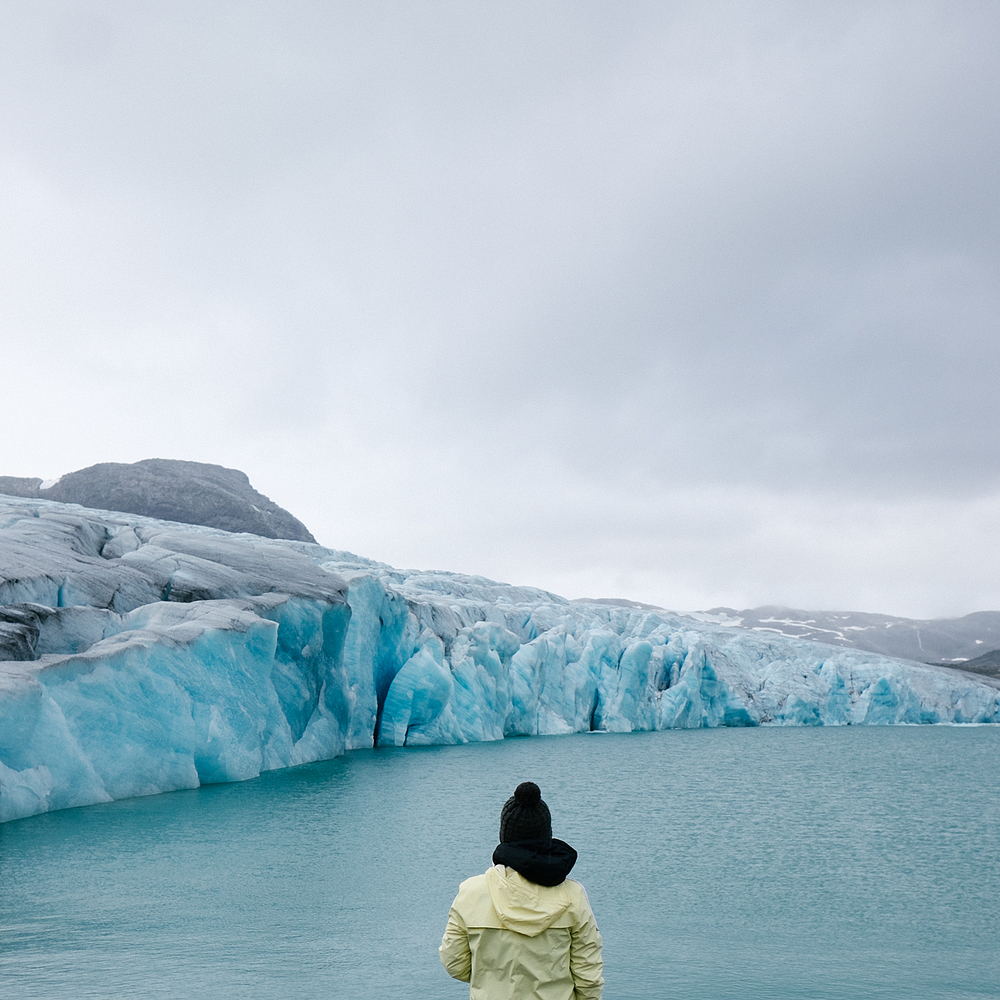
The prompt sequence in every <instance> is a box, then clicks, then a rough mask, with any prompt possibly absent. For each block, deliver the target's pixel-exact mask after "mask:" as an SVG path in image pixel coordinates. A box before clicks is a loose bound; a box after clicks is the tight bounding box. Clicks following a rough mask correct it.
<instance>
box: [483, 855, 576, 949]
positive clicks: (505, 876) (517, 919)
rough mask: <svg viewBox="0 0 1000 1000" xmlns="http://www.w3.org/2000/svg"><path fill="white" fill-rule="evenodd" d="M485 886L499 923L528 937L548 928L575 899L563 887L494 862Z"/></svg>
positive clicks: (487, 873)
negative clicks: (535, 881) (530, 877)
mask: <svg viewBox="0 0 1000 1000" xmlns="http://www.w3.org/2000/svg"><path fill="white" fill-rule="evenodd" d="M486 885H487V888H488V889H489V893H490V902H491V903H492V904H493V909H494V910H496V912H497V916H498V917H499V918H500V926H501V927H505V928H506V929H507V930H511V931H517V933H518V934H525V935H527V936H528V937H535V936H536V935H538V934H541V933H542V931H545V930H548V929H549V928H550V927H551V926H552V925H553V924H554V923H555V922H556V921H557V920H558V919H559V918H560V917H561V916H562V915H563V914H564V913H565V912H566V911H567V910H568V909H569V907H570V904H571V903H572V902H573V898H572V896H571V895H570V893H569V891H568V890H566V889H564V888H563V887H562V886H543V885H538V884H536V883H534V882H529V881H528V879H526V878H525V877H524V876H523V875H521V874H520V872H517V871H515V870H514V869H513V868H509V867H504V866H503V865H494V867H492V868H490V869H489V871H487V872H486Z"/></svg>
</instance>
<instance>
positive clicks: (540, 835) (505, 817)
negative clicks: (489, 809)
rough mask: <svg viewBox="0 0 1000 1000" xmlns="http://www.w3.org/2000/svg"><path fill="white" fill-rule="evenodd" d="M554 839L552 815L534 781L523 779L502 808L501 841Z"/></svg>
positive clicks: (505, 842)
mask: <svg viewBox="0 0 1000 1000" xmlns="http://www.w3.org/2000/svg"><path fill="white" fill-rule="evenodd" d="M519 840H546V841H550V840H552V816H551V815H550V814H549V807H548V806H547V805H546V804H545V803H544V802H543V801H542V792H541V789H540V788H539V787H538V785H536V784H535V783H534V782H533V781H522V782H521V784H520V785H518V786H517V788H516V789H514V794H513V795H512V796H511V797H510V798H509V799H508V800H507V801H506V802H505V803H504V804H503V809H501V810H500V843H501V844H508V843H511V842H512V841H519Z"/></svg>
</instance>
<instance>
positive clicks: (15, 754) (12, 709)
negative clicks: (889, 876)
mask: <svg viewBox="0 0 1000 1000" xmlns="http://www.w3.org/2000/svg"><path fill="white" fill-rule="evenodd" d="M998 721H1000V684H998V683H997V682H995V681H992V680H991V679H989V678H983V677H979V676H975V675H968V674H963V673H962V672H961V671H958V670H953V669H950V668H946V667H933V666H928V665H921V664H917V663H914V662H910V661H905V660H897V659H892V658H889V657H885V656H880V655H878V654H875V653H866V652H863V651H860V650H856V649H851V648H845V647H836V646H825V645H823V644H820V643H816V642H813V641H809V640H797V639H792V638H786V637H782V636H777V635H767V634H761V633H753V632H747V631H745V630H740V629H735V628H727V627H725V626H722V625H716V624H713V623H711V622H703V621H697V620H695V619H693V618H689V617H686V616H684V615H680V614H673V613H669V612H664V611H658V610H657V611H651V610H646V609H640V608H630V607H618V606H614V605H609V604H603V603H581V602H576V601H568V600H566V599H565V598H562V597H559V596H558V595H555V594H551V593H548V592H547V591H544V590H539V589H536V588H532V587H520V586H510V585H507V584H502V583H496V582H494V581H492V580H488V579H485V578H483V577H478V576H468V575H462V574H458V573H447V572H432V571H411V570H398V569H395V568H393V567H391V566H388V565H385V564H384V563H379V562H375V561H373V560H370V559H365V558H362V557H359V556H356V555H353V554H351V553H348V552H341V551H337V550H333V549H328V548H324V547H323V546H320V545H317V544H315V543H310V542H304V541H293V540H281V539H271V538H263V537H259V536H256V535H249V534H231V533H229V532H226V531H222V530H220V529H215V528H206V527H200V526H196V525H189V524H178V523H172V522H167V521H158V520H155V519H152V518H147V517H141V516H138V515H131V514H121V513H116V512H109V511H97V510H91V509H87V508H82V507H79V506H76V505H72V504H61V503H56V502H54V501H47V500H35V499H26V498H13V497H2V496H0V822H5V821H9V820H14V819H19V818H23V817H27V816H31V815H35V814H38V813H42V812H46V811H49V810H54V809H64V808H69V807H73V806H81V805H87V804H93V803H99V802H107V801H111V800H114V799H120V798H126V797H130V796H137V795H149V794H154V793H158V792H165V791H173V790H177V789H184V788H194V787H197V786H199V785H201V784H205V783H211V782H225V781H240V780H244V779H247V778H252V777H256V776H257V775H259V774H260V773H261V772H262V771H265V770H271V769H275V768H282V767H290V766H293V765H296V764H302V763H307V762H310V761H315V760H323V759H328V758H332V757H335V756H337V755H339V754H341V753H343V752H345V751H346V750H351V749H357V748H360V747H371V746H372V745H373V744H374V745H375V746H417V745H429V744H456V743H466V742H473V741H485V740H500V739H504V738H505V737H511V736H532V735H553V734H560V733H574V732H586V731H605V732H620V733H627V732H633V731H639V730H660V729H672V728H700V727H710V726H756V725H794V726H802V725H815V726H821V725H886V724H900V723H902V724H922V723H996V722H998Z"/></svg>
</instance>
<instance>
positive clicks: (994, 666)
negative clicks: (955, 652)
mask: <svg viewBox="0 0 1000 1000" xmlns="http://www.w3.org/2000/svg"><path fill="white" fill-rule="evenodd" d="M935 666H939V667H959V668H961V669H962V670H965V671H967V672H968V673H970V674H982V675H983V676H984V677H997V678H1000V649H991V650H990V651H989V652H988V653H983V655H982V656H977V657H975V659H972V660H966V661H965V662H964V663H937V664H935Z"/></svg>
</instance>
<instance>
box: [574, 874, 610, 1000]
mask: <svg viewBox="0 0 1000 1000" xmlns="http://www.w3.org/2000/svg"><path fill="white" fill-rule="evenodd" d="M581 888H582V887H581ZM582 903H583V905H582V907H581V910H582V913H581V917H582V920H581V921H580V923H579V924H577V926H576V927H574V928H573V933H572V940H571V943H570V953H569V968H570V972H571V973H572V975H573V986H574V989H575V992H574V996H575V997H576V998H577V1000H601V993H602V992H603V990H604V975H603V973H604V962H603V960H602V958H601V946H602V944H603V942H602V941H601V932H600V931H599V930H598V929H597V921H596V920H595V919H594V911H593V910H592V909H591V908H590V901H589V900H588V899H587V894H586V892H584V893H583V900H582Z"/></svg>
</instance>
